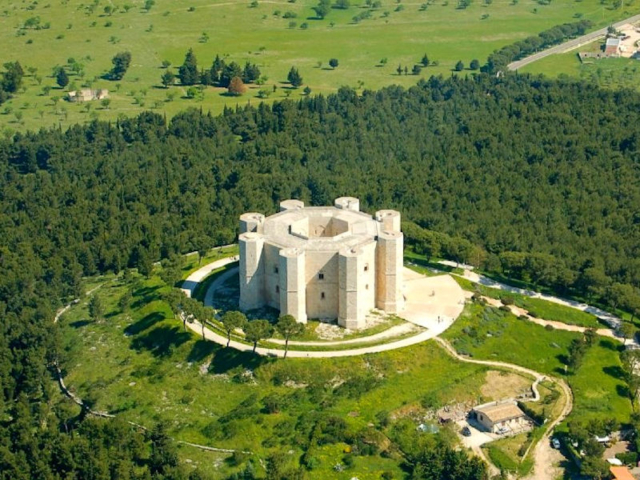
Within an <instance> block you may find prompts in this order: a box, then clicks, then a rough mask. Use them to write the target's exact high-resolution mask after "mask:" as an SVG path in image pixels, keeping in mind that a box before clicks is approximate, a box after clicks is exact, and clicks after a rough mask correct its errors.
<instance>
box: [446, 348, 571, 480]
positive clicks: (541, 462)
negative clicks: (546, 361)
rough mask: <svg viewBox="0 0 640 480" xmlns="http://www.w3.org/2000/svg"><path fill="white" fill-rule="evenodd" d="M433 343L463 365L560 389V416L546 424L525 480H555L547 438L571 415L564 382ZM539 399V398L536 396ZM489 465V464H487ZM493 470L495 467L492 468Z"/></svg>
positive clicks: (555, 471) (557, 471)
mask: <svg viewBox="0 0 640 480" xmlns="http://www.w3.org/2000/svg"><path fill="white" fill-rule="evenodd" d="M435 341H436V342H438V344H440V346H442V347H443V348H444V350H445V351H446V352H447V353H449V355H451V356H452V357H453V358H455V359H456V360H459V361H461V362H465V363H473V364H476V365H486V366H492V367H501V368H506V369H509V370H514V371H516V372H520V373H525V374H527V375H532V376H534V377H535V378H536V381H537V382H539V381H542V380H544V379H548V380H550V381H551V382H553V383H554V384H555V385H557V386H558V387H560V389H561V390H562V392H563V394H564V395H563V397H564V399H565V402H564V405H563V406H562V411H561V412H560V415H559V416H558V417H557V418H556V419H555V420H553V421H552V422H550V423H548V424H547V428H546V430H545V432H544V435H543V436H542V438H541V439H540V441H539V442H538V443H537V444H536V446H535V449H534V451H533V456H534V467H533V471H532V473H531V474H530V475H529V476H528V477H527V480H555V479H556V478H557V476H558V474H559V473H561V472H560V470H559V469H558V467H556V466H555V462H554V460H555V457H556V454H557V455H560V454H559V453H558V452H555V454H554V453H553V452H551V450H552V449H551V446H550V442H549V436H550V435H551V433H552V432H553V429H554V428H555V427H556V425H558V424H559V423H560V422H561V421H562V420H564V419H565V418H566V417H567V415H569V414H570V413H571V410H572V409H573V394H572V393H571V389H570V388H569V385H567V383H566V382H565V381H564V380H561V379H559V378H555V377H549V376H545V375H543V374H541V373H540V372H536V371H535V370H531V369H529V368H525V367H521V366H520V365H513V364H511V363H506V362H495V361H491V360H474V359H471V358H467V357H464V356H462V355H460V354H459V353H458V352H456V350H455V349H454V348H453V346H451V344H450V343H449V342H447V341H446V340H444V339H442V338H440V337H437V338H435ZM536 385H537V384H536ZM538 398H539V396H538ZM529 453H530V449H528V450H527V451H526V452H525V454H524V456H523V459H525V458H526V457H527V456H528V455H529ZM489 465H491V463H489ZM494 468H495V466H494Z"/></svg>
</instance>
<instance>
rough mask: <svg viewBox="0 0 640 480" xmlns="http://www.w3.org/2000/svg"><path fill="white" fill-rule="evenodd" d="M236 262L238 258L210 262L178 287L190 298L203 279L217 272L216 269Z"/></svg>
mask: <svg viewBox="0 0 640 480" xmlns="http://www.w3.org/2000/svg"><path fill="white" fill-rule="evenodd" d="M237 261H238V257H237V256H235V257H228V258H222V259H220V260H216V261H215V262H211V263H209V264H207V265H205V266H204V267H202V268H199V269H198V270H196V271H195V272H193V273H192V274H191V275H189V276H188V277H187V278H186V279H185V280H184V281H183V282H182V286H181V287H180V288H181V290H182V291H183V292H184V293H185V295H186V296H187V297H191V296H192V295H193V291H194V290H195V289H196V287H197V286H198V284H199V283H200V282H201V281H203V280H204V279H205V278H207V277H208V276H209V274H210V273H211V272H213V271H214V270H217V269H218V268H222V267H224V266H226V265H229V264H230V263H234V262H237Z"/></svg>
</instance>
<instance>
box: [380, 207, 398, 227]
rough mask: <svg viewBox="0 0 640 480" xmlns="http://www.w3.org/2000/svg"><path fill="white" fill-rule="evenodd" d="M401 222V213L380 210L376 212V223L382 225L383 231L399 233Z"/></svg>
mask: <svg viewBox="0 0 640 480" xmlns="http://www.w3.org/2000/svg"><path fill="white" fill-rule="evenodd" d="M400 220H401V217H400V212H397V211H395V210H378V211H377V212H376V221H377V222H378V223H380V224H381V230H382V231H389V232H399V231H400V224H401V221H400Z"/></svg>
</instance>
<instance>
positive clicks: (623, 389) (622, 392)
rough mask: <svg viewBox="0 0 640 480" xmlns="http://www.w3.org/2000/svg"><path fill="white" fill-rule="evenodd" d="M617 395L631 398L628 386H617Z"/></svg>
mask: <svg viewBox="0 0 640 480" xmlns="http://www.w3.org/2000/svg"><path fill="white" fill-rule="evenodd" d="M616 393H617V394H618V396H619V397H622V398H629V388H628V387H627V386H626V385H616Z"/></svg>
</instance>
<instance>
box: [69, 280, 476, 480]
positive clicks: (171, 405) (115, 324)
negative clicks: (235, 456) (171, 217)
mask: <svg viewBox="0 0 640 480" xmlns="http://www.w3.org/2000/svg"><path fill="white" fill-rule="evenodd" d="M133 282H134V285H135V289H134V297H133V301H132V304H131V308H130V309H128V310H127V311H125V312H124V313H123V312H120V311H119V310H118V307H117V306H116V305H117V303H118V300H119V298H120V296H121V295H122V294H124V292H125V291H126V290H127V289H128V288H130V287H131V285H125V284H123V283H122V280H121V279H117V280H114V281H110V282H108V283H105V284H104V285H103V286H102V287H101V288H100V289H99V290H97V291H96V294H97V295H99V297H100V299H101V300H102V303H103V304H104V306H105V310H106V318H105V319H104V320H101V321H99V322H96V321H93V320H91V319H89V318H88V313H87V301H88V299H87V298H85V299H83V301H82V302H80V303H79V304H78V305H75V306H74V307H72V309H71V310H70V311H69V312H68V313H67V314H65V315H64V316H63V318H62V320H61V322H60V329H61V334H62V338H63V346H64V349H65V354H64V358H65V359H66V361H65V363H64V364H63V365H62V368H63V371H64V374H65V381H66V383H67V385H69V386H70V388H71V389H72V390H73V391H75V392H77V393H78V394H79V395H80V396H81V397H83V398H90V399H92V401H95V405H96V408H98V409H101V410H107V411H109V412H112V413H116V414H118V415H122V416H124V418H126V419H128V420H131V421H135V422H139V423H142V424H144V425H151V424H152V423H153V422H156V421H159V420H164V421H167V422H168V423H169V424H170V426H171V434H172V435H173V436H174V437H175V438H177V439H182V440H187V441H192V442H196V443H201V444H207V445H213V446H220V447H228V448H241V449H248V450H251V451H253V452H256V454H257V455H258V456H260V457H261V458H264V456H265V455H267V454H268V453H269V452H272V451H275V450H282V449H286V450H289V449H291V448H294V449H295V447H292V445H299V443H300V442H298V441H297V440H296V435H299V433H296V432H297V430H296V424H297V423H298V422H300V421H302V419H304V418H307V416H308V415H312V413H311V412H312V411H314V410H317V409H318V406H319V405H321V406H322V408H321V411H322V412H323V413H325V414H327V415H335V416H337V417H340V418H344V419H345V420H346V421H347V423H348V426H349V428H350V430H352V431H354V432H358V431H360V430H361V429H363V428H366V427H367V426H368V425H369V424H371V423H374V424H378V423H379V418H380V415H381V414H383V413H384V414H385V415H386V414H391V415H400V416H402V415H404V414H402V413H397V414H394V412H403V411H405V410H407V409H409V410H410V411H414V410H416V409H417V410H418V411H419V410H420V409H421V407H420V401H421V399H422V398H424V397H425V396H426V395H427V394H429V395H430V398H432V399H433V398H435V399H437V402H438V403H439V404H446V403H449V402H461V401H469V402H473V403H475V402H478V401H481V400H482V394H481V393H480V387H481V386H482V385H483V383H484V382H485V376H486V371H487V369H485V368H483V367H480V366H475V365H469V364H464V363H460V362H456V361H455V360H453V359H451V358H450V357H449V356H448V355H447V354H446V353H444V352H443V351H442V349H441V348H439V347H438V346H437V345H435V344H434V343H433V342H427V343H424V344H421V345H417V346H414V347H410V348H406V349H401V350H395V351H391V352H386V353H382V354H377V355H367V356H362V357H351V358H337V359H318V360H310V359H295V358H290V359H287V360H275V359H268V358H263V357H259V356H256V355H252V354H250V353H240V352H237V351H235V350H230V349H225V348H221V347H219V346H218V345H215V344H212V343H211V342H203V341H202V340H200V339H199V337H198V336H197V335H195V334H192V333H190V332H185V331H184V330H183V329H182V325H181V323H180V322H179V321H177V320H175V319H173V318H172V315H171V313H170V311H169V308H168V306H167V305H166V304H165V303H164V302H163V301H161V300H160V295H161V293H162V292H163V291H165V290H166V289H167V288H168V287H166V286H165V285H164V284H163V283H162V282H161V281H160V280H159V279H158V278H156V277H153V278H152V279H150V280H143V279H141V278H139V277H136V278H134V280H133ZM92 283H93V284H95V282H92ZM269 394H277V396H278V398H280V399H281V400H282V402H283V406H282V409H281V411H280V413H276V414H267V413H265V412H263V411H262V410H261V408H262V406H261V402H262V399H263V398H264V397H265V396H267V395H269ZM385 412H386V413H385ZM334 447H335V448H334ZM334 447H331V446H327V447H323V448H322V450H321V451H319V452H318V454H317V456H318V457H320V459H321V460H320V461H321V463H320V466H319V467H318V469H317V470H313V471H312V472H310V478H327V475H328V474H329V473H328V472H330V469H331V468H332V466H333V465H334V464H335V463H336V462H339V461H340V459H341V458H342V455H343V453H342V451H341V449H340V448H338V447H337V446H334ZM180 452H181V455H182V456H183V458H189V459H192V460H194V461H195V462H196V463H199V464H200V465H201V466H202V467H203V468H205V469H211V468H213V467H212V466H211V465H210V464H207V462H206V461H205V459H204V458H205V457H206V456H205V455H203V454H202V453H199V452H197V451H194V450H193V449H191V448H189V447H181V448H180ZM301 453H302V452H301V451H296V455H299V454H301ZM398 465H399V462H398V460H397V459H395V460H394V459H385V458H382V457H378V456H373V457H358V458H357V459H356V463H355V466H354V467H353V468H352V469H351V470H349V471H348V472H349V473H350V475H351V476H353V475H358V476H359V478H379V477H380V475H381V473H382V472H383V471H386V470H390V471H395V472H396V473H399V470H398ZM234 469H235V467H233V466H231V465H229V464H228V463H224V464H222V466H220V467H218V469H216V472H218V473H222V472H224V473H225V474H229V473H231V472H233V471H234ZM346 472H347V471H345V474H346ZM351 476H349V477H345V478H351ZM337 478H342V477H337Z"/></svg>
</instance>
